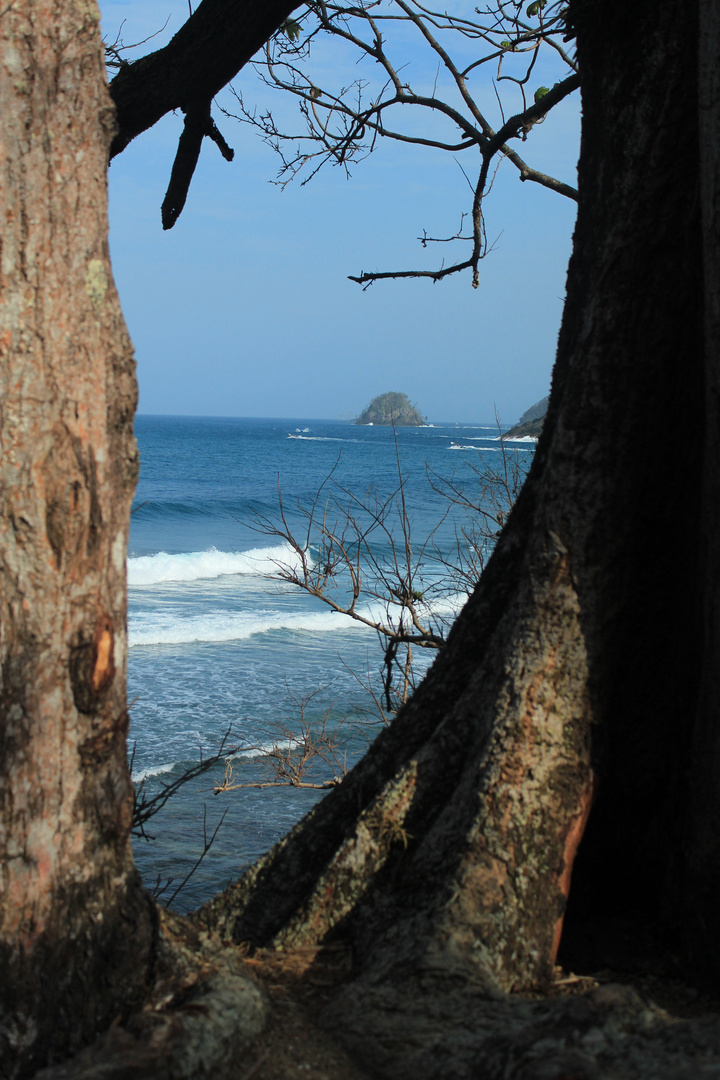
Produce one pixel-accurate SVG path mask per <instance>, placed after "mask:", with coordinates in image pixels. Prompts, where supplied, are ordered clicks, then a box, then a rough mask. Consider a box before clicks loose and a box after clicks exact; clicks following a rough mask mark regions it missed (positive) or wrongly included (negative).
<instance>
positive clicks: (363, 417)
mask: <svg viewBox="0 0 720 1080" xmlns="http://www.w3.org/2000/svg"><path fill="white" fill-rule="evenodd" d="M355 423H356V424H376V425H378V426H385V427H389V426H390V425H391V424H394V425H395V427H423V426H424V425H425V424H426V423H427V420H426V419H425V417H424V416H422V414H421V413H419V412H418V408H417V406H416V405H413V404H412V403H411V401H410V399H409V398H408V396H407V394H399V393H397V392H393V391H391V392H390V393H387V394H380V395H379V396H378V397H375V398H373V399H372V401H371V402H370V404H369V405H368V407H367V408H366V409H365V410H364V412H362V413H361V414H360V416H358V418H357V420H356V421H355Z"/></svg>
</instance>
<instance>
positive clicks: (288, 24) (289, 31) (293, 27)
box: [280, 19, 300, 41]
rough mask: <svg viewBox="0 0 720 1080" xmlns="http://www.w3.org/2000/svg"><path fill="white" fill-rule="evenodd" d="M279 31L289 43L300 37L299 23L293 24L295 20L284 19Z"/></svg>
mask: <svg viewBox="0 0 720 1080" xmlns="http://www.w3.org/2000/svg"><path fill="white" fill-rule="evenodd" d="M280 29H281V30H282V32H283V33H284V34H285V36H286V37H287V38H289V39H290V41H297V39H298V38H299V37H300V23H299V22H295V19H286V20H285V22H284V23H283V24H282V25H281V27H280Z"/></svg>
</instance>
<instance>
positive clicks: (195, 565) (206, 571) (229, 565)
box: [127, 544, 300, 586]
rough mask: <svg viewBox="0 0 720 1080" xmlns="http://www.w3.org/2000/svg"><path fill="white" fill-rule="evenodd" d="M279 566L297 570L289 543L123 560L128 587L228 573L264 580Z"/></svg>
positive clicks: (275, 572) (295, 554)
mask: <svg viewBox="0 0 720 1080" xmlns="http://www.w3.org/2000/svg"><path fill="white" fill-rule="evenodd" d="M279 567H290V568H291V569H296V570H299V569H300V557H299V556H298V554H297V552H296V551H295V550H294V549H293V548H291V547H290V545H289V544H278V545H277V546H276V547H266V548H252V549H251V550H250V551H241V552H235V551H218V550H217V548H214V547H213V548H209V549H208V550H207V551H189V552H185V553H183V554H180V555H169V554H168V553H167V552H166V551H159V552H158V553H157V555H140V556H137V557H136V558H130V559H128V561H127V570H128V585H133V586H135V585H160V584H163V583H164V582H170V581H200V580H202V579H210V578H217V577H223V576H225V575H228V574H251V575H254V576H256V577H265V576H267V575H268V574H277V572H278V568H279Z"/></svg>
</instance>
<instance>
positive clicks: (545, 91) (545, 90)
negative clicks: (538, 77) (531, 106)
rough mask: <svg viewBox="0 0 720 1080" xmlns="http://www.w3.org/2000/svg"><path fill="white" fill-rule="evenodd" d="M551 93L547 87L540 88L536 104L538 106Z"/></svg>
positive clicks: (536, 93) (537, 92)
mask: <svg viewBox="0 0 720 1080" xmlns="http://www.w3.org/2000/svg"><path fill="white" fill-rule="evenodd" d="M549 93H550V90H549V89H548V87H547V86H538V88H537V90H536V91H535V104H536V105H537V103H538V101H542V99H543V98H544V97H545V95H546V94H549Z"/></svg>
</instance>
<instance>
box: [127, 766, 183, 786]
mask: <svg viewBox="0 0 720 1080" xmlns="http://www.w3.org/2000/svg"><path fill="white" fill-rule="evenodd" d="M175 764H176V763H175V762H174V761H173V762H171V763H170V764H169V765H149V766H148V767H147V768H146V769H138V770H137V771H133V774H132V782H133V783H134V784H140V783H142V781H143V780H149V779H150V777H151V776H162V775H163V773H169V772H172V771H173V769H174V768H175Z"/></svg>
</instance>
